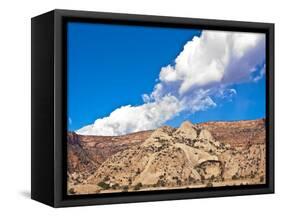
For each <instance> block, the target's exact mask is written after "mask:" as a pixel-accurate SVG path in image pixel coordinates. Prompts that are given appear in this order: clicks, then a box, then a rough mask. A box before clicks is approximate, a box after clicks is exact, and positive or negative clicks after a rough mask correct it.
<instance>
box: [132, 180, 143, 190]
mask: <svg viewBox="0 0 281 217" xmlns="http://www.w3.org/2000/svg"><path fill="white" fill-rule="evenodd" d="M141 187H142V183H141V182H139V183H138V184H136V186H135V187H134V190H135V191H138V190H140V188H141Z"/></svg>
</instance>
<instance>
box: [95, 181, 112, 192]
mask: <svg viewBox="0 0 281 217" xmlns="http://www.w3.org/2000/svg"><path fill="white" fill-rule="evenodd" d="M98 186H99V187H101V188H102V189H104V190H106V189H109V188H110V186H109V184H107V183H105V182H99V183H98Z"/></svg>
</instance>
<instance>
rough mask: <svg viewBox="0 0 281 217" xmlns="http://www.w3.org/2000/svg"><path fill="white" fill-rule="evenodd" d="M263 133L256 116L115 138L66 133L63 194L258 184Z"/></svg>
mask: <svg viewBox="0 0 281 217" xmlns="http://www.w3.org/2000/svg"><path fill="white" fill-rule="evenodd" d="M244 125H245V127H244ZM229 129H232V130H229ZM241 132H243V133H241ZM264 132H265V130H264V121H263V120H257V121H247V122H239V123H238V122H219V123H215V122H209V123H203V124H197V125H193V124H191V123H190V122H184V123H183V124H182V125H181V126H180V127H179V128H178V129H175V128H171V127H161V128H159V129H156V130H155V131H147V132H139V133H134V134H129V135H126V136H119V137H101V136H80V135H77V134H69V139H68V140H69V142H68V146H69V149H68V150H69V151H68V156H69V159H68V177H69V179H68V180H69V181H68V189H69V193H70V194H89V193H106V192H116V191H117V192H120V191H138V190H155V189H156V190H157V189H167V188H168V189H171V188H194V187H211V186H225V185H241V184H259V183H264V180H265V179H264V176H265V134H264ZM237 134H238V135H237ZM239 135H240V136H239ZM249 135H251V136H252V138H253V139H251V140H249V138H250V137H249ZM72 136H73V137H75V138H76V140H75V139H73V138H72ZM229 137H231V138H229ZM244 137H247V139H248V140H247V139H246V138H244ZM235 138H236V139H235ZM221 141H222V142H221ZM245 141H247V143H246V144H245ZM83 159H84V160H83Z"/></svg>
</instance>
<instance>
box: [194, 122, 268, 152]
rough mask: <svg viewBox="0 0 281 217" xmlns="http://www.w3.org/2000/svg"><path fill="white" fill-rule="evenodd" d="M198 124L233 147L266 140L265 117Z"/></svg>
mask: <svg viewBox="0 0 281 217" xmlns="http://www.w3.org/2000/svg"><path fill="white" fill-rule="evenodd" d="M197 126H199V127H202V128H205V129H207V130H208V131H210V133H211V134H212V135H213V136H214V138H215V139H216V140H218V141H220V142H222V143H226V144H230V145H231V146H232V147H245V146H248V145H251V144H263V143H264V142H265V119H258V120H254V121H233V122H225V121H218V122H206V123H201V124H198V125H197Z"/></svg>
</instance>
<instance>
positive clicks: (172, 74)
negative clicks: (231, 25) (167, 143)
mask: <svg viewBox="0 0 281 217" xmlns="http://www.w3.org/2000/svg"><path fill="white" fill-rule="evenodd" d="M264 62H265V35H264V34H259V33H242V32H241V33H240V32H224V31H210V30H206V31H205V30H203V31H202V33H201V35H200V36H199V37H198V36H195V37H193V39H192V40H191V41H189V42H187V43H186V44H185V45H184V47H183V50H182V51H181V52H180V53H179V55H178V56H177V57H176V59H175V61H174V63H173V64H170V65H167V66H165V67H162V68H161V70H160V73H159V79H157V80H158V83H156V84H155V86H154V88H153V91H152V92H151V93H150V94H143V96H142V98H143V104H142V105H138V106H132V105H125V106H122V107H120V108H117V109H115V110H114V111H112V112H111V114H110V115H109V116H108V117H104V118H100V119H97V120H95V121H94V123H93V124H91V125H88V126H85V127H83V128H81V129H79V130H78V131H76V132H77V133H78V134H84V135H104V136H113V135H124V134H128V133H132V132H138V131H143V130H150V129H155V128H157V127H159V126H161V125H163V124H164V123H165V122H166V121H168V120H171V119H172V118H174V117H175V116H176V115H178V114H180V113H181V112H186V113H189V114H192V113H195V112H197V111H204V110H207V109H208V108H210V107H215V106H216V105H217V104H216V102H215V101H214V98H221V99H231V98H232V97H233V96H235V95H236V94H237V93H236V90H235V89H233V88H230V87H229V86H230V85H231V84H235V83H241V82H255V81H258V80H259V79H261V78H262V76H263V75H264V73H265V70H264ZM257 68H262V69H261V71H260V73H259V74H258V75H255V76H253V75H252V73H253V72H256V71H257Z"/></svg>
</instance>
